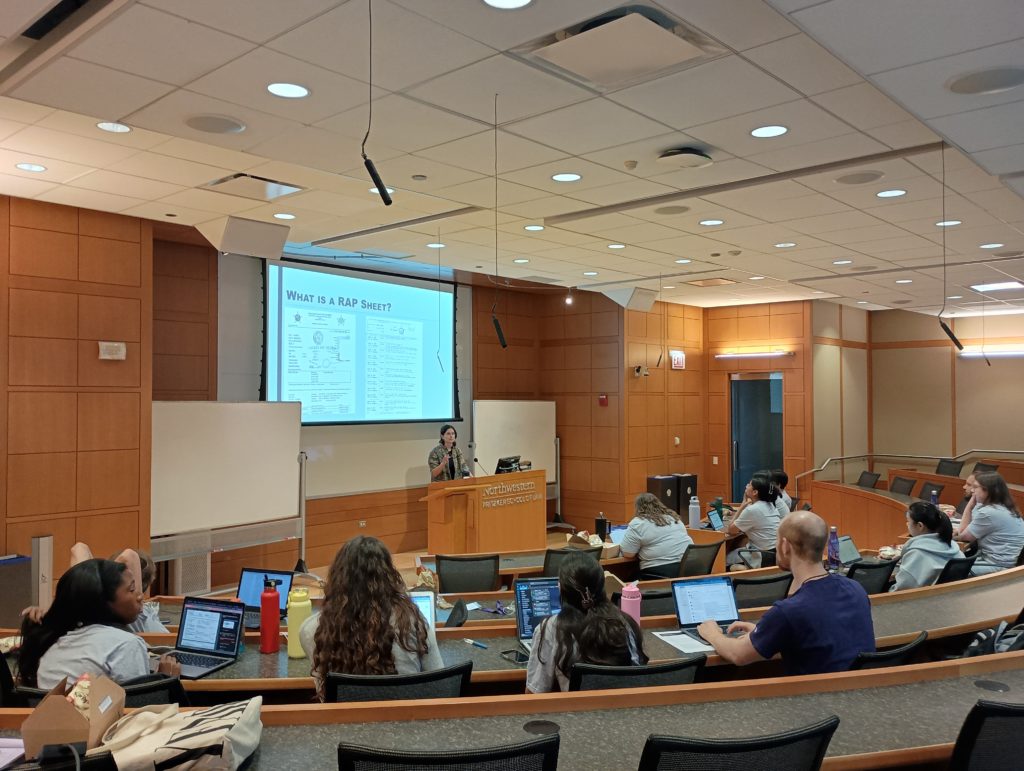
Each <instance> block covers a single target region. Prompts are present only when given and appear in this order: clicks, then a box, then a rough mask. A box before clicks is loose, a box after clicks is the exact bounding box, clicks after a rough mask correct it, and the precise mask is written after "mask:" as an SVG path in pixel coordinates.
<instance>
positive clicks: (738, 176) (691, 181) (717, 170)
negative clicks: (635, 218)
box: [650, 158, 771, 203]
mask: <svg viewBox="0 0 1024 771" xmlns="http://www.w3.org/2000/svg"><path fill="white" fill-rule="evenodd" d="M770 173H771V169H768V168H765V167H764V166H759V165H758V164H756V163H751V162H750V161H745V160H742V159H740V158H730V159H728V160H725V161H722V162H721V163H716V164H714V165H713V166H707V167H705V168H703V169H679V170H678V171H670V172H668V173H666V174H656V175H654V176H653V177H650V180H651V181H652V182H658V183H660V184H663V185H671V186H672V187H676V188H679V189H680V190H693V189H696V188H702V187H706V186H709V185H721V184H725V183H727V182H736V181H738V180H742V179H756V178H757V177H760V176H764V175H765V174H770ZM684 203H685V201H684Z"/></svg>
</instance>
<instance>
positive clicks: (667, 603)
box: [612, 589, 676, 616]
mask: <svg viewBox="0 0 1024 771" xmlns="http://www.w3.org/2000/svg"><path fill="white" fill-rule="evenodd" d="M612 605H614V606H615V607H616V608H618V607H620V606H621V605H622V592H613V593H612ZM675 612H676V601H675V598H674V597H673V596H672V590H671V589H646V590H643V591H641V592H640V615H641V616H671V615H674V614H675Z"/></svg>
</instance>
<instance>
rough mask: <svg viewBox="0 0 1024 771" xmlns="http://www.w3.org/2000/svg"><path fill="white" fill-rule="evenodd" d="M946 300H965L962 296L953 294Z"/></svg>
mask: <svg viewBox="0 0 1024 771" xmlns="http://www.w3.org/2000/svg"><path fill="white" fill-rule="evenodd" d="M946 299H947V300H962V299H964V296H963V295H962V294H951V295H950V296H949V297H947V298H946Z"/></svg>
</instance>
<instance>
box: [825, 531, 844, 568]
mask: <svg viewBox="0 0 1024 771" xmlns="http://www.w3.org/2000/svg"><path fill="white" fill-rule="evenodd" d="M841 564H842V563H841V562H840V561H839V532H838V531H837V530H836V529H835V527H832V528H829V531H828V569H829V571H831V572H834V571H837V570H839V566H840V565H841Z"/></svg>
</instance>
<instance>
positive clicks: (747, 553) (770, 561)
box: [736, 548, 775, 569]
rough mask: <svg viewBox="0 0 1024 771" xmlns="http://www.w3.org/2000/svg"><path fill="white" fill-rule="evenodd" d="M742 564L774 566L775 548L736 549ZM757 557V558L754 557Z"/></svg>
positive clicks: (748, 565) (760, 566) (759, 566)
mask: <svg viewBox="0 0 1024 771" xmlns="http://www.w3.org/2000/svg"><path fill="white" fill-rule="evenodd" d="M736 553H737V554H738V555H739V557H740V559H741V560H742V561H743V564H744V565H746V566H747V567H748V568H751V569H756V568H773V567H775V549H754V548H749V549H746V548H745V549H737V550H736ZM755 557H757V559H755Z"/></svg>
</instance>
